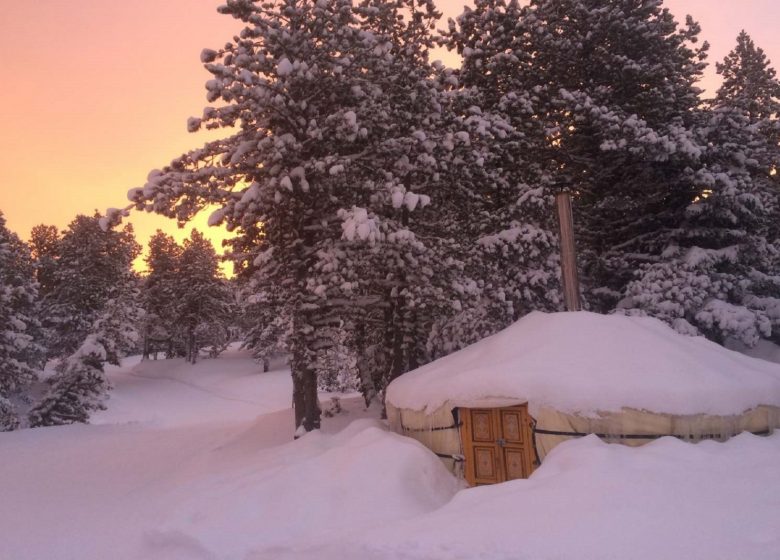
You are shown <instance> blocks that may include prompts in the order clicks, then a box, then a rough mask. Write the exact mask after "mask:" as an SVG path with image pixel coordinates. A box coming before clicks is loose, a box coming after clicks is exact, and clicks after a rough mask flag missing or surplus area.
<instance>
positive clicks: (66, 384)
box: [29, 269, 143, 427]
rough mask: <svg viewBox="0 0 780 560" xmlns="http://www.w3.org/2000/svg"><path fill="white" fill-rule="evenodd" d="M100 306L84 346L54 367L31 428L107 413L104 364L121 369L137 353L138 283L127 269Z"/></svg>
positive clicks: (107, 384) (31, 417)
mask: <svg viewBox="0 0 780 560" xmlns="http://www.w3.org/2000/svg"><path fill="white" fill-rule="evenodd" d="M124 275H125V277H124V278H120V281H119V282H117V285H116V286H115V287H114V289H113V290H112V294H111V296H112V297H111V299H109V300H108V301H106V302H105V303H104V304H103V307H102V309H101V311H100V314H99V315H98V317H97V319H96V320H95V322H94V323H93V325H92V326H91V328H90V329H89V333H88V334H87V335H86V337H85V338H84V340H83V341H82V343H81V344H80V345H79V347H78V348H77V349H76V351H75V352H73V353H72V354H71V355H69V356H68V357H66V358H63V359H61V360H60V362H59V363H58V364H57V366H56V373H55V375H53V376H52V377H51V378H49V379H48V380H47V382H48V383H49V385H50V387H49V389H48V391H47V392H46V393H45V395H44V396H43V398H42V399H41V400H40V401H39V402H38V403H36V404H35V406H34V407H33V408H32V410H30V413H29V423H30V426H32V427H39V426H56V425H60V424H72V423H75V422H87V421H88V420H89V416H90V414H91V413H92V412H94V411H96V410H103V409H105V405H104V401H105V400H106V399H107V398H108V392H109V390H110V389H111V383H110V382H109V381H108V379H107V378H106V376H105V373H104V370H103V366H104V364H105V363H110V364H114V365H119V363H120V359H121V358H122V357H123V356H126V355H127V354H128V353H129V352H130V351H134V350H135V349H137V348H138V343H139V341H140V339H141V334H140V332H139V330H138V328H137V327H138V326H139V325H140V324H141V323H142V317H143V310H142V309H141V307H140V305H139V303H138V301H139V299H140V289H139V282H138V280H137V278H136V276H135V274H134V273H133V272H132V271H131V270H129V269H127V270H125V272H124Z"/></svg>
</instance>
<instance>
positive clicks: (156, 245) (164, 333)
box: [142, 230, 185, 358]
mask: <svg viewBox="0 0 780 560" xmlns="http://www.w3.org/2000/svg"><path fill="white" fill-rule="evenodd" d="M180 257H181V246H180V245H179V244H178V243H176V240H175V239H174V238H173V237H171V236H170V235H167V234H165V233H163V232H162V231H160V230H157V232H156V233H155V234H154V235H153V236H152V237H151V238H150V239H149V253H148V254H147V256H146V259H145V261H146V268H147V275H146V277H145V278H144V280H143V291H142V294H143V296H142V299H143V308H144V311H145V315H144V325H143V332H144V351H143V355H144V358H148V357H149V355H150V354H152V353H153V354H154V355H155V357H156V356H157V353H158V352H159V351H165V353H166V357H168V358H172V357H173V356H174V355H175V347H176V340H175V336H176V332H177V319H176V305H177V296H178V292H179V290H180V289H182V288H185V286H182V285H181V284H180V283H179V280H178V277H177V275H178V271H179V260H180Z"/></svg>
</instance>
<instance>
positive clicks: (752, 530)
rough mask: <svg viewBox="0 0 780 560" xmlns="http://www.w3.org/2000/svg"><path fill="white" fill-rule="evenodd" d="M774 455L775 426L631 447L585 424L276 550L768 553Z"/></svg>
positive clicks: (775, 507)
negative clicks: (434, 499)
mask: <svg viewBox="0 0 780 560" xmlns="http://www.w3.org/2000/svg"><path fill="white" fill-rule="evenodd" d="M778 459H780V434H776V435H774V436H772V437H770V438H760V437H758V436H753V435H750V434H744V435H741V436H739V437H737V438H734V439H732V440H730V441H728V442H726V443H716V442H712V441H708V442H703V443H700V444H697V445H692V444H688V443H684V442H681V441H679V440H676V439H674V438H663V439H661V440H658V441H656V442H653V443H650V444H648V445H646V446H643V447H639V448H630V447H627V446H621V445H617V444H606V443H604V442H602V441H600V440H599V439H597V438H596V437H595V436H588V437H587V438H583V439H581V440H575V441H570V442H567V443H565V444H563V445H561V446H559V447H558V448H556V449H555V450H553V452H552V453H551V454H550V455H549V456H548V457H547V459H545V463H544V465H543V466H542V468H541V469H539V470H538V471H537V472H536V473H535V474H534V475H532V476H531V478H530V479H528V480H515V481H512V482H508V483H505V484H500V485H494V486H482V487H477V488H472V489H468V490H465V491H462V492H460V493H458V494H457V495H456V496H455V497H454V498H453V499H452V500H451V501H450V502H449V503H448V504H447V505H446V506H444V507H442V508H440V509H438V510H436V511H434V512H431V513H429V514H426V515H422V516H420V517H417V518H414V519H408V520H405V521H403V522H400V523H395V524H392V525H389V526H386V527H381V528H377V529H376V530H374V531H371V532H368V533H364V534H362V535H360V536H358V537H353V538H350V539H348V540H347V542H346V543H340V544H339V545H338V546H333V547H331V548H326V549H324V550H323V549H322V548H320V549H318V550H312V551H311V553H310V555H303V554H295V555H291V556H289V557H288V556H278V558H317V557H321V558H339V559H343V560H353V559H354V560H358V559H364V558H365V559H377V560H378V559H387V560H389V559H425V560H438V559H441V560H446V559H450V558H475V559H476V558H480V559H482V558H484V559H488V558H489V559H490V560H509V559H512V560H525V559H529V560H530V559H534V560H538V559H545V560H546V559H555V560H564V559H571V560H604V559H615V560H617V559H626V558H631V559H632V560H658V559H659V558H685V560H732V559H734V558H750V559H751V560H759V559H766V560H769V559H775V558H777V557H778V552H779V551H780V485H778V484H777V483H776V474H777V466H776V465H777V460H778ZM773 462H774V463H773ZM318 555H319V556H318Z"/></svg>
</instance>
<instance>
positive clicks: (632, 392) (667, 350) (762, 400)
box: [387, 311, 780, 415]
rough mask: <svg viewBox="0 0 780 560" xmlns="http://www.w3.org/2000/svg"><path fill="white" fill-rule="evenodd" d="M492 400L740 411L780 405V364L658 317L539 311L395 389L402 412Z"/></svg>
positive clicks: (579, 408)
mask: <svg viewBox="0 0 780 560" xmlns="http://www.w3.org/2000/svg"><path fill="white" fill-rule="evenodd" d="M486 398H497V399H501V398H507V399H511V400H514V401H517V402H523V401H528V402H529V407H530V408H531V409H532V410H533V408H534V407H536V406H548V407H551V408H555V409H557V410H560V411H562V412H571V413H580V414H583V415H589V414H595V413H597V412H599V411H620V410H621V409H622V408H623V407H629V408H634V409H637V410H650V411H653V412H661V413H669V414H678V415H684V414H713V415H731V414H740V413H742V412H744V411H745V410H748V409H751V408H754V407H755V406H757V405H761V404H763V405H775V406H780V366H778V365H777V364H772V363H769V362H766V361H763V360H757V359H755V358H750V357H747V356H744V355H742V354H739V353H737V352H732V351H730V350H727V349H725V348H723V347H722V346H719V345H717V344H714V343H712V342H710V341H708V340H706V339H705V338H702V337H688V336H682V335H680V334H678V333H677V332H675V331H674V330H672V329H671V328H669V327H668V326H666V325H665V324H664V323H662V322H661V321H659V320H657V319H652V318H649V317H626V316H622V315H599V314H596V313H588V312H584V311H581V312H577V313H549V314H547V313H539V312H534V313H531V314H529V315H526V316H525V317H523V318H522V319H520V320H519V321H518V322H516V323H515V324H514V325H512V326H510V327H508V328H507V329H505V330H503V331H501V332H499V333H497V334H495V335H493V336H491V337H489V338H486V339H484V340H482V341H480V342H478V343H476V344H473V345H471V346H469V347H467V348H464V349H463V350H461V351H459V352H455V353H454V354H450V355H449V356H446V357H444V358H441V359H440V360H436V361H435V362H432V363H430V364H427V365H425V366H423V367H421V368H419V369H417V370H415V371H412V372H410V373H407V374H405V375H403V376H402V377H399V378H398V379H397V380H395V381H394V382H393V383H392V384H391V385H390V387H389V388H388V390H387V399H388V401H389V402H391V403H392V404H393V405H394V406H395V407H396V408H408V409H413V410H423V409H426V410H428V411H432V410H435V409H437V408H439V407H440V406H441V405H443V404H444V403H445V402H449V403H450V404H451V405H453V406H473V405H474V404H475V403H479V401H480V399H486Z"/></svg>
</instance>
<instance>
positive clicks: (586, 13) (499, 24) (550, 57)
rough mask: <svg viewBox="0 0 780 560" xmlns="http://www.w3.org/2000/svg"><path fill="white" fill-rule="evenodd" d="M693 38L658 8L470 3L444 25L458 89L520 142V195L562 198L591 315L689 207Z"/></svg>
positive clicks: (696, 52) (557, 0)
mask: <svg viewBox="0 0 780 560" xmlns="http://www.w3.org/2000/svg"><path fill="white" fill-rule="evenodd" d="M698 32H699V27H698V25H696V24H695V23H694V22H693V21H692V20H690V19H689V20H688V21H687V23H686V24H685V25H684V26H678V24H677V22H676V21H675V20H674V18H673V17H672V15H671V13H670V12H669V11H668V10H667V9H665V8H663V6H662V2H661V1H660V0H657V1H655V0H650V1H636V0H609V1H604V0H532V1H531V2H530V4H529V5H528V6H521V5H520V4H519V3H518V2H509V3H506V2H504V1H502V0H479V1H477V2H476V3H475V7H474V9H473V10H472V9H466V11H465V12H464V13H463V15H461V17H460V18H459V19H458V22H457V23H453V24H452V26H451V29H450V33H449V36H448V38H449V43H450V45H451V46H454V47H456V48H457V49H458V51H459V52H460V53H461V54H462V56H463V69H462V81H463V84H464V85H465V86H467V87H475V88H478V89H479V90H480V91H482V92H483V95H484V96H485V99H486V101H487V102H488V105H487V106H483V107H482V108H483V110H485V109H493V108H495V109H496V110H499V111H502V112H504V113H505V114H506V115H507V116H508V117H509V118H510V122H511V124H512V126H513V128H514V129H515V130H517V131H518V132H519V133H521V134H523V135H524V136H525V140H524V142H525V144H526V145H528V148H529V150H530V151H529V156H530V157H529V158H528V159H529V160H530V161H533V162H534V167H532V168H531V171H532V172H533V173H531V175H530V177H529V178H528V185H529V186H530V191H529V192H533V191H534V189H546V192H547V193H549V192H550V190H555V189H568V190H570V191H571V192H572V193H573V195H574V204H575V215H576V216H575V221H576V230H577V237H578V239H577V242H578V248H579V251H580V253H579V256H580V263H581V269H582V273H583V274H582V279H583V288H584V290H585V293H586V297H587V299H588V300H589V302H590V306H591V307H592V308H594V309H599V310H608V309H610V308H612V307H613V306H614V305H615V303H616V302H617V301H618V300H619V299H621V298H622V297H623V295H624V290H625V286H626V284H627V282H628V281H629V280H630V279H631V278H632V272H633V270H635V269H636V268H637V267H638V265H639V264H640V263H643V262H652V261H653V260H655V259H656V258H657V257H658V255H659V254H660V252H661V251H662V250H663V248H664V247H665V245H666V243H667V239H668V235H669V232H670V230H672V229H674V228H675V227H676V226H677V224H678V223H679V222H680V220H681V216H682V214H683V212H684V209H685V208H686V207H687V206H688V204H690V202H691V201H692V200H693V198H694V197H695V193H696V189H697V184H696V180H695V174H694V172H693V170H695V169H696V168H697V167H699V165H700V164H699V158H700V156H701V153H702V147H701V146H700V145H698V143H697V139H696V136H695V131H694V124H695V122H696V119H695V116H696V112H695V109H696V107H697V106H698V105H699V97H698V96H699V89H698V88H697V87H696V86H695V83H696V81H697V80H698V79H699V77H700V76H701V72H702V70H703V68H704V63H703V59H704V55H705V52H706V44H705V45H703V46H702V47H698V48H697V47H696V42H697V36H698ZM544 199H545V197H544V196H543V197H542V200H544Z"/></svg>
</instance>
